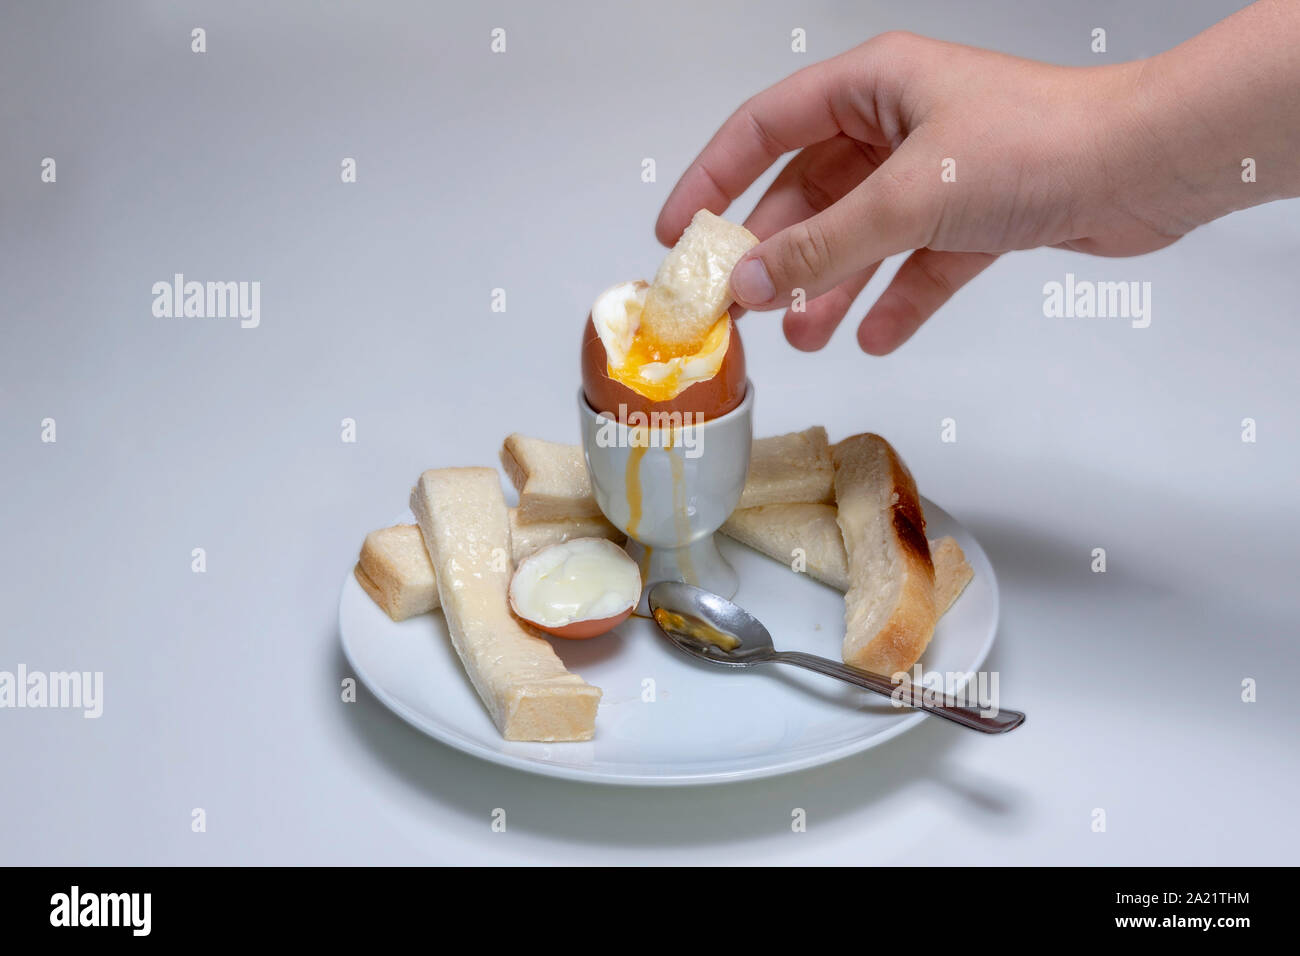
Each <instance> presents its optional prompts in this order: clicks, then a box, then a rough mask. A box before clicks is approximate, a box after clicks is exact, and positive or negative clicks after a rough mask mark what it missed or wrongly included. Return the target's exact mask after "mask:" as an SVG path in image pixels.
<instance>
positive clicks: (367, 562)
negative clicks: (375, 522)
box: [354, 508, 627, 621]
mask: <svg viewBox="0 0 1300 956" xmlns="http://www.w3.org/2000/svg"><path fill="white" fill-rule="evenodd" d="M573 538H607V539H608V540H610V541H613V542H614V543H615V544H619V545H621V544H622V543H623V542H624V541H626V540H627V538H626V536H625V535H624V534H623V532H621V531H619V530H618V529H617V528H615V527H614V526H613V525H612V524H610V523H609V522H608V521H606V520H605V519H604V518H574V519H572V520H570V521H542V522H538V523H535V524H529V525H521V524H519V518H518V509H517V508H511V509H510V556H511V558H513V559H514V562H515V564H518V563H519V562H520V561H522V560H523V559H524V558H526V557H528V556H529V555H530V554H532V553H533V552H534V551H540V550H541V549H542V548H545V547H549V546H550V545H553V544H561V543H563V542H565V541H569V540H571V539H573ZM354 572H355V574H356V576H357V581H358V582H360V584H361V586H362V587H363V588H365V590H366V593H367V594H369V595H370V596H371V597H372V598H373V599H374V601H375V603H376V604H378V605H379V606H380V607H381V608H383V609H384V611H385V612H386V613H387V614H388V616H389V617H391V618H392V619H393V620H394V621H403V620H405V619H406V618H408V617H414V616H415V615H417V614H427V613H429V612H430V611H435V610H437V609H438V606H439V605H438V578H437V575H435V574H434V572H433V562H432V561H430V560H429V552H428V551H427V550H426V549H425V547H424V536H423V535H422V534H421V533H420V527H419V525H414V524H397V525H393V526H392V527H391V528H381V529H380V530H378V531H372V532H370V534H368V535H366V540H365V543H364V544H362V546H361V559H360V560H359V561H358V562H357V566H356V568H355V569H354Z"/></svg>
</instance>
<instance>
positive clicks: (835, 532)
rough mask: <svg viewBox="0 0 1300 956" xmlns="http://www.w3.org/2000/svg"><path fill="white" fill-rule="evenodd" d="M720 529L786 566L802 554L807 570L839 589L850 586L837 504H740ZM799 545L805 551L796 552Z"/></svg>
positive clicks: (845, 588)
mask: <svg viewBox="0 0 1300 956" xmlns="http://www.w3.org/2000/svg"><path fill="white" fill-rule="evenodd" d="M720 530H721V531H722V533H723V534H725V535H727V536H728V537H731V538H734V539H735V540H737V541H739V542H740V543H741V544H744V545H748V546H749V547H751V548H753V549H754V550H755V551H760V552H762V553H763V554H765V555H767V556H768V557H769V558H773V559H774V560H777V561H780V562H781V563H782V564H785V565H786V566H793V564H794V561H795V558H796V557H797V556H801V557H802V558H803V562H802V563H803V565H804V571H805V572H806V573H807V574H809V575H811V576H812V577H813V578H816V579H817V580H818V581H821V582H822V583H823V584H829V585H830V586H831V587H833V588H835V589H836V590H839V591H847V590H848V589H849V564H848V558H847V556H846V555H845V554H844V539H843V538H842V537H841V536H840V526H839V525H838V524H837V523H836V522H835V506H834V505H823V504H815V503H807V502H797V503H794V504H788V505H782V504H776V505H760V506H759V507H757V508H738V509H736V510H735V511H733V512H732V513H731V517H730V518H728V519H727V521H726V523H725V524H724V525H723V526H722V528H721V529H720ZM796 549H797V550H799V551H801V552H802V554H801V555H796V553H795V552H796Z"/></svg>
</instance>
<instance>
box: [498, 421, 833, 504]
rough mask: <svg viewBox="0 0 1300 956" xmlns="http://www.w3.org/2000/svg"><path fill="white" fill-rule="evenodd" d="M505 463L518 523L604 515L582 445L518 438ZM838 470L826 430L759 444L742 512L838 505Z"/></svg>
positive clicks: (506, 448)
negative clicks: (796, 504) (804, 504)
mask: <svg viewBox="0 0 1300 956" xmlns="http://www.w3.org/2000/svg"><path fill="white" fill-rule="evenodd" d="M501 464H502V465H504V466H505V470H506V475H507V476H509V478H510V482H511V483H512V484H513V485H514V486H515V490H516V491H518V492H519V523H520V524H521V525H524V524H531V523H533V522H535V521H557V520H563V519H566V518H589V517H592V516H597V515H600V507H599V506H598V505H597V504H596V499H595V497H594V496H593V495H592V493H591V479H590V478H589V477H588V475H587V465H586V462H584V461H583V459H582V448H581V447H579V446H578V445H561V444H558V443H556V442H549V441H542V440H541V439H537V438H528V437H526V436H523V435H519V434H514V435H511V436H510V437H508V438H507V439H506V440H505V444H504V445H503V446H502V448H501ZM833 481H834V468H833V466H832V465H831V454H830V448H829V446H828V443H827V440H826V429H825V428H823V427H822V426H820V425H814V426H813V427H812V428H809V429H806V430H805V431H801V432H791V433H789V434H788V435H773V436H771V437H769V438H758V439H755V440H754V444H753V448H752V450H751V452H750V461H749V476H748V477H747V478H746V479H745V490H744V491H743V492H742V494H741V498H740V504H739V506H738V507H741V508H752V507H758V506H760V505H768V504H787V503H789V502H830V501H834V500H835V499H834V489H833Z"/></svg>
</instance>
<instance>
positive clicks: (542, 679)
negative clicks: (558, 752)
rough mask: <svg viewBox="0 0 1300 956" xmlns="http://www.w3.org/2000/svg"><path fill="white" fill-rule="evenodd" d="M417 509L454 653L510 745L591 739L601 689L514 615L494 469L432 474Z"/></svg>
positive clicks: (417, 495) (418, 492)
mask: <svg viewBox="0 0 1300 956" xmlns="http://www.w3.org/2000/svg"><path fill="white" fill-rule="evenodd" d="M411 510H412V511H413V512H414V513H415V517H416V520H417V521H418V522H419V525H420V530H421V532H422V533H423V535H424V541H425V544H426V545H427V547H428V551H429V557H430V559H431V560H432V562H433V568H434V573H435V576H436V577H437V579H438V599H439V601H440V603H441V604H442V612H443V615H444V616H445V618H446V620H447V630H448V631H449V632H450V634H451V642H452V645H453V646H454V647H455V649H456V653H457V654H458V655H459V656H460V660H461V663H462V664H463V665H464V666H465V671H466V673H467V674H468V675H469V679H470V682H471V683H472V684H473V685H474V689H475V690H477V691H478V695H479V697H480V698H482V700H483V704H484V705H485V706H486V707H487V709H488V713H489V714H490V715H491V717H492V720H493V722H494V723H495V724H496V725H497V729H498V730H500V731H501V735H502V736H503V737H505V739H506V740H538V741H562V740H590V739H591V738H592V735H593V734H594V733H595V729H596V708H597V705H598V704H599V703H600V689H599V688H597V687H592V686H591V685H590V684H588V683H587V682H586V681H584V680H583V679H582V678H581V677H579V676H578V675H577V674H571V673H569V672H568V671H567V670H565V668H564V664H563V662H561V660H560V658H559V657H558V656H557V655H556V653H555V650H554V648H552V647H551V645H550V642H548V641H547V640H545V639H544V638H541V637H538V636H537V635H536V634H535V633H533V632H531V631H529V630H525V628H524V626H523V625H522V624H521V623H520V622H519V620H518V619H517V618H516V617H515V616H514V615H513V614H512V613H511V612H510V606H509V603H508V597H507V592H508V588H509V585H510V574H511V570H512V562H511V561H509V560H507V556H508V554H509V548H510V524H509V519H508V517H507V514H506V502H505V498H504V496H503V495H502V494H501V482H500V479H499V478H498V477H497V472H496V470H495V469H492V468H442V469H436V470H431V471H426V472H425V473H424V474H422V475H421V476H420V480H419V482H418V483H417V484H416V486H415V488H414V489H413V490H412V491H411Z"/></svg>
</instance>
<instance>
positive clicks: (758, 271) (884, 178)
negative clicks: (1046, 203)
mask: <svg viewBox="0 0 1300 956" xmlns="http://www.w3.org/2000/svg"><path fill="white" fill-rule="evenodd" d="M913 135H915V134H913ZM912 140H913V137H908V139H907V140H905V141H904V144H903V146H902V147H901V148H900V149H899V150H898V151H897V152H895V153H894V155H892V156H891V157H890V158H889V159H888V160H886V161H885V162H884V163H883V164H882V165H881V166H880V168H879V169H877V170H876V171H875V172H873V173H872V174H871V175H869V176H868V177H867V178H866V179H864V180H863V181H862V182H861V183H859V184H858V185H857V186H856V187H854V188H853V189H852V190H851V191H850V192H849V193H847V194H846V195H845V196H844V197H843V198H842V199H841V200H840V201H839V202H837V203H834V204H833V205H831V206H829V207H827V208H826V209H824V210H822V211H821V212H819V213H817V214H816V215H815V216H810V217H809V218H807V219H804V220H803V221H801V222H797V223H795V224H794V225H792V226H789V227H787V228H785V229H782V230H781V231H780V232H778V233H776V234H775V235H774V236H771V237H770V238H768V239H765V240H763V241H762V242H760V243H759V244H758V245H757V246H755V247H754V248H753V249H751V250H750V251H749V252H748V253H746V255H745V256H744V257H743V258H742V259H741V260H740V262H738V263H736V267H735V269H733V270H732V273H731V292H732V295H734V296H735V299H736V302H737V303H738V304H739V305H741V306H742V307H744V308H746V309H774V308H778V307H782V306H788V305H789V304H790V300H791V299H792V298H793V296H794V294H795V290H798V289H802V290H803V292H804V296H805V298H806V299H814V298H816V297H817V296H819V295H821V294H822V293H823V292H829V291H830V290H831V289H833V288H835V287H836V286H837V285H839V284H840V283H841V282H843V281H844V280H846V279H848V278H849V277H851V276H853V275H854V274H856V273H858V272H861V271H862V270H863V269H866V268H867V267H869V266H871V265H874V264H875V263H877V262H879V261H880V260H882V259H884V258H886V257H888V256H891V255H894V254H896V253H899V252H907V251H910V250H912V249H919V248H922V247H924V246H926V245H928V244H929V242H930V239H931V237H932V236H933V235H934V230H935V226H936V225H937V223H938V219H939V213H940V190H939V189H938V185H939V178H938V174H937V173H936V174H935V176H934V179H933V182H931V180H930V177H929V176H925V175H923V174H922V171H921V168H920V167H919V166H916V165H915V164H914V163H913V162H912V160H911V155H912V154H914V153H915V152H916V150H915V149H910V150H909V149H908V148H907V147H908V144H909V143H911V142H912ZM936 169H937V167H936Z"/></svg>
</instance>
